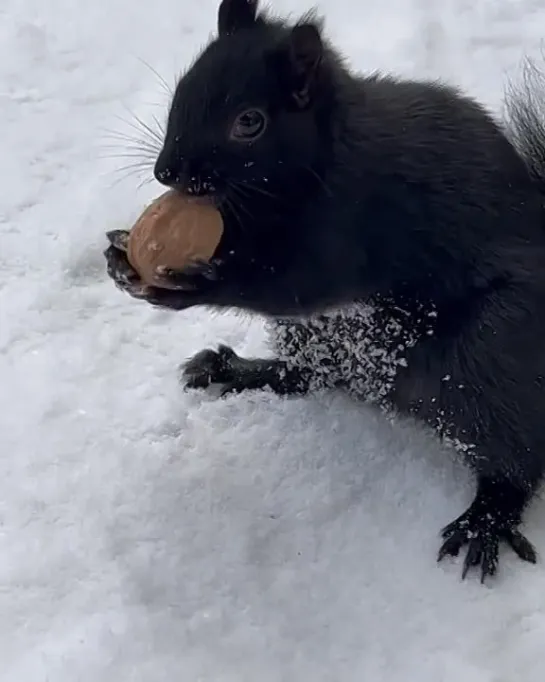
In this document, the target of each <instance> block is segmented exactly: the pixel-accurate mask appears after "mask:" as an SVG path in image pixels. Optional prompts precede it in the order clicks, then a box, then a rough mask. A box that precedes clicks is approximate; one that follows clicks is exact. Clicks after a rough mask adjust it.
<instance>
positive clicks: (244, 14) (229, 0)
mask: <svg viewBox="0 0 545 682" xmlns="http://www.w3.org/2000/svg"><path fill="white" fill-rule="evenodd" d="M257 3H258V0H222V2H221V4H220V6H219V9H218V33H219V34H220V36H222V35H230V34H231V33H235V32H236V31H238V30H239V29H241V28H251V27H252V26H253V25H254V24H255V20H256V14H257Z"/></svg>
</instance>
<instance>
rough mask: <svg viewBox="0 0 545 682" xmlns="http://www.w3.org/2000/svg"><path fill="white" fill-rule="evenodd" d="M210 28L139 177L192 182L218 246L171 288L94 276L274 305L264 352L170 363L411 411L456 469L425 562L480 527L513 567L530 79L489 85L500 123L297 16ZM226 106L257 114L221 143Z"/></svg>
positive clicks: (534, 190)
mask: <svg viewBox="0 0 545 682" xmlns="http://www.w3.org/2000/svg"><path fill="white" fill-rule="evenodd" d="M246 5H247V6H246ZM219 27H220V34H219V36H218V38H217V39H215V40H213V41H212V42H211V44H210V45H209V46H208V47H207V48H206V49H205V50H204V52H203V53H202V54H201V55H200V56H199V58H198V59H197V60H196V62H195V63H194V64H193V65H192V66H191V68H190V69H189V71H188V72H187V73H186V74H185V75H184V76H183V78H182V79H181V80H180V83H179V85H178V88H177V90H176V94H175V96H174V100H173V102H172V106H171V110H170V113H169V123H168V128H167V132H166V138H165V142H164V147H163V150H162V152H161V154H160V156H159V158H158V160H157V165H156V177H157V178H158V179H159V180H160V181H161V182H163V183H164V184H166V185H169V186H175V187H177V188H178V189H180V190H181V191H185V192H194V193H207V194H210V195H211V196H212V198H213V199H214V200H215V201H216V202H217V203H218V205H219V207H220V209H221V211H222V212H223V214H224V219H225V224H226V230H225V236H224V239H223V240H222V243H221V245H220V247H219V249H218V251H217V253H216V254H215V259H214V261H213V263H212V266H211V265H210V264H209V265H207V266H206V267H203V268H202V269H201V270H199V267H200V266H197V267H193V268H192V269H191V270H190V271H189V270H188V271H184V272H169V273H167V274H166V275H163V276H166V277H167V278H168V279H169V283H170V285H171V286H175V287H177V289H175V290H172V289H171V290H168V291H167V290H165V289H161V288H158V287H157V288H155V287H153V288H148V289H146V291H145V294H143V292H142V289H141V287H140V288H138V281H137V279H136V276H135V275H134V273H133V276H132V279H131V277H128V278H127V263H126V259H125V256H124V254H123V252H122V250H120V249H118V248H114V247H111V248H110V249H109V250H108V251H107V258H108V263H109V271H110V274H111V275H112V277H113V278H114V279H116V281H117V283H118V284H119V285H120V286H122V287H123V288H124V289H125V290H126V291H129V293H133V294H134V295H137V296H139V297H141V298H142V297H144V298H145V299H146V300H147V301H149V302H150V303H152V304H154V305H160V306H163V307H168V308H171V309H177V310H183V309H185V308H187V307H189V306H192V305H209V306H214V307H219V308H225V307H236V308H241V309H244V310H247V311H252V312H256V313H261V314H264V315H266V316H269V317H270V318H272V319H273V320H274V319H276V322H275V323H274V322H273V327H272V333H273V342H274V344H275V346H276V349H277V355H278V359H277V360H272V361H271V360H269V361H266V360H263V361H260V360H253V361H248V360H243V359H242V358H238V357H237V356H236V355H235V354H234V353H233V352H232V351H230V350H229V349H225V348H223V349H220V351H218V353H216V352H215V351H206V352H204V353H202V354H200V355H198V356H197V357H196V358H194V359H193V360H192V361H191V362H190V363H189V365H188V368H187V378H188V380H189V382H190V384H191V385H194V386H199V385H206V384H208V383H211V382H219V383H223V384H225V385H226V386H227V387H228V389H229V390H243V389H245V388H259V387H263V386H265V385H269V386H271V387H272V388H273V389H274V390H275V391H277V392H279V393H289V392H294V391H306V390H310V389H312V388H314V387H316V386H323V385H329V386H339V385H340V386H345V387H347V388H348V389H350V390H352V391H353V392H354V393H356V394H357V395H358V396H361V397H363V398H365V399H368V400H374V401H375V402H377V403H378V404H379V405H381V406H382V407H384V408H386V409H392V410H396V411H398V412H401V413H404V414H408V415H412V416H414V417H416V418H418V419H420V420H422V421H424V422H425V423H426V424H428V425H430V426H432V427H433V428H435V429H437V430H438V432H439V433H440V434H441V436H442V437H444V438H446V439H448V440H449V442H451V443H452V444H454V445H455V446H456V447H457V448H458V450H460V451H461V452H462V453H464V455H465V456H466V458H467V461H468V462H469V464H470V465H471V466H472V467H473V468H474V470H475V471H476V474H477V482H478V483H477V494H476V497H475V500H474V502H473V504H472V505H471V507H470V508H469V509H468V511H467V512H465V514H463V515H462V516H461V517H460V518H459V519H457V520H456V521H454V522H453V523H452V524H451V525H450V526H448V527H447V528H446V529H445V530H444V533H443V538H444V543H443V545H442V548H441V551H440V554H439V557H440V558H442V557H443V556H444V555H445V554H457V553H458V552H459V550H460V548H461V547H462V545H465V544H467V545H468V551H467V555H466V559H465V564H464V575H465V574H466V572H467V570H468V569H469V568H471V567H472V566H477V565H478V566H479V567H480V570H481V576H482V578H483V579H484V578H485V577H486V576H487V575H492V574H493V573H495V571H496V567H497V562H498V547H499V543H500V541H505V542H507V543H508V544H509V545H510V546H511V547H512V548H513V549H514V550H515V551H516V552H517V554H518V555H519V556H520V557H521V558H523V559H525V560H527V561H532V562H533V561H535V560H536V555H535V552H534V550H533V548H532V546H531V544H530V543H529V542H528V541H527V540H526V539H525V538H524V537H523V536H522V535H521V534H520V532H519V531H518V525H519V523H520V521H521V515H522V512H523V510H524V508H525V506H526V504H527V503H528V501H529V500H530V499H531V498H532V496H533V495H534V493H535V492H536V489H537V487H538V485H539V483H540V481H541V480H542V476H543V471H544V468H545V429H544V428H543V422H544V419H545V401H544V379H543V377H544V376H545V343H544V341H543V339H544V338H545V209H544V200H545V101H543V100H542V101H541V103H540V102H539V101H537V100H536V97H538V96H539V90H536V89H535V88H534V85H535V83H533V82H532V81H531V80H529V81H527V82H526V84H525V85H526V86H527V87H525V89H524V90H523V92H522V93H515V92H513V93H511V97H510V100H509V102H510V112H511V125H510V127H508V128H507V129H504V128H503V126H501V125H500V123H499V122H496V121H495V120H494V119H493V117H492V116H491V115H490V114H489V113H487V112H486V111H485V109H484V108H483V107H481V106H480V105H479V104H478V103H476V102H475V101H473V100H472V99H470V98H468V97H466V96H463V95H462V94H460V93H459V92H458V91H456V90H455V89H453V88H451V87H448V86H446V85H442V84H438V83H429V82H414V81H402V80H398V79H395V78H393V77H389V76H379V75H374V76H371V77H364V76H359V75H356V74H354V73H351V72H350V71H349V70H348V69H347V68H346V67H345V66H344V64H343V61H342V59H341V58H340V57H339V56H338V55H337V53H336V52H335V51H334V50H333V49H332V48H331V47H330V46H329V45H328V44H327V42H326V41H325V40H324V39H323V37H322V29H321V25H320V23H319V22H318V21H316V20H314V19H313V17H312V16H308V17H306V18H304V19H303V20H301V22H299V24H297V25H296V26H295V27H293V26H290V25H288V23H286V22H282V21H280V20H276V19H275V20H273V19H270V18H269V17H267V16H266V15H265V14H264V13H256V3H254V2H250V1H248V2H243V0H223V2H222V4H221V8H220V16H219ZM534 75H535V74H534ZM538 85H539V84H538ZM541 92H542V93H545V87H544V88H543V90H542V91H541ZM541 104H543V106H542V107H541V108H540V106H541ZM246 109H252V110H259V111H260V112H264V113H265V115H266V116H267V121H268V124H267V128H266V130H265V132H264V133H263V135H261V137H259V139H257V140H256V141H255V142H254V143H244V144H241V143H239V142H233V141H231V140H230V138H229V130H230V128H231V126H232V124H233V121H235V120H236V119H237V116H239V115H240V114H241V112H243V111H244V110H246ZM542 114H543V117H544V118H543V119H542V118H541V115H542ZM119 272H121V273H122V276H120V277H118V276H117V274H116V273H119ZM158 281H159V280H158ZM131 282H132V284H131ZM134 282H136V287H134V286H133V285H134ZM131 287H132V288H131Z"/></svg>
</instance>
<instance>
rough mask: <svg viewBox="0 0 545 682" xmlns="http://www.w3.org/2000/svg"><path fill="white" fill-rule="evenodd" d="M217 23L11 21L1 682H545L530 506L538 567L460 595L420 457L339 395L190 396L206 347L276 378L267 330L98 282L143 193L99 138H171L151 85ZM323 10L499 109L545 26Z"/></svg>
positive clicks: (0, 212)
mask: <svg viewBox="0 0 545 682" xmlns="http://www.w3.org/2000/svg"><path fill="white" fill-rule="evenodd" d="M216 2H217V0H201V1H200V2H199V3H198V4H194V3H185V2H181V1H180V0H154V2H153V3H147V2H134V1H133V0H96V1H95V2H89V3H80V2H76V1H75V0H55V2H43V0H2V4H1V7H0V74H1V75H0V148H1V149H2V154H1V155H0V177H1V179H2V193H1V195H0V235H1V236H0V239H1V242H0V268H1V273H2V276H1V279H0V377H1V384H0V434H1V436H0V437H1V446H2V447H1V457H0V481H1V483H0V680H1V682H46V681H51V682H64V681H65V680H66V681H70V682H76V681H77V682H98V681H100V682H110V681H112V682H113V681H114V680H115V681H116V682H117V681H118V680H123V681H125V680H127V681H129V680H130V681H131V682H162V681H167V680H168V681H169V682H170V681H171V680H182V681H183V682H186V681H187V682H196V681H197V680H202V681H203V682H211V681H214V682H231V681H233V682H234V681H236V682H245V681H248V682H269V681H271V682H280V681H284V680H285V681H286V682H291V681H294V682H295V681H297V682H306V681H307V680H308V681H309V682H310V681H311V680H312V682H325V681H333V682H352V681H354V682H361V680H377V682H378V681H380V682H405V681H406V680H420V681H422V682H428V681H430V682H431V681H432V680H433V681H434V682H460V680H464V681H465V682H515V681H516V682H537V680H542V679H543V669H544V667H545V666H544V664H545V654H543V642H544V641H545V564H544V563H543V560H544V559H545V540H544V536H543V532H542V530H541V529H542V528H543V524H544V523H545V504H544V503H543V501H542V500H540V501H537V502H536V503H535V504H534V505H533V506H532V507H531V509H530V510H529V512H528V514H527V516H526V524H525V531H526V532H527V534H528V537H529V538H530V539H531V540H532V541H534V542H535V543H536V545H537V548H538V550H539V551H540V554H541V556H542V559H541V561H540V563H539V564H538V565H537V566H530V565H526V564H523V563H522V562H520V561H519V560H518V559H516V558H515V557H514V555H513V554H511V553H509V552H507V551H505V552H504V553H503V561H502V564H501V571H500V574H499V576H498V578H497V580H496V581H495V582H494V583H490V584H489V585H487V586H484V587H483V586H481V585H480V583H479V580H478V576H477V575H473V576H472V577H471V578H470V579H468V580H467V581H466V582H464V583H462V582H461V581H460V571H461V567H460V560H453V561H450V562H448V561H447V562H445V563H444V564H440V565H437V564H436V563H435V556H436V552H437V549H438V546H439V538H438V531H439V529H440V527H441V526H442V525H444V524H445V523H447V522H449V521H451V520H452V519H453V518H454V517H455V516H456V515H458V514H459V513H460V512H462V511H463V510H464V509H465V506H466V505H467V504H468V503H469V501H470V500H471V497H472V492H473V487H472V481H471V477H470V475H469V473H468V472H467V471H466V470H465V468H464V467H463V466H461V465H460V464H459V463H457V462H454V461H452V459H451V457H450V455H449V454H448V453H446V452H445V451H443V450H442V449H441V447H440V446H439V445H438V444H437V443H436V442H435V440H434V439H433V438H431V437H430V436H428V434H426V433H424V432H423V431H422V430H419V429H417V428H416V427H414V426H413V425H411V424H408V423H403V422H395V423H394V422H390V421H387V420H385V419H384V417H382V416H380V415H378V414H376V412H375V411H374V410H372V409H370V408H368V409H366V408H362V406H361V405H357V404H354V403H353V402H351V401H350V399H349V398H347V397H345V396H342V395H334V394H320V395H315V396H312V397H308V398H297V399H281V398H278V397H274V396H272V395H270V394H269V393H266V392H265V393H254V394H248V395H241V396H238V397H236V396H234V397H229V398H227V399H225V400H217V399H215V398H214V397H213V396H211V395H207V394H201V393H192V392H184V391H183V390H182V389H181V388H180V386H179V384H178V379H177V365H178V364H179V363H180V362H181V361H182V360H183V359H184V358H186V357H188V356H189V355H191V354H192V353H194V352H195V351H197V350H199V349H201V348H202V347H203V346H204V345H210V344H215V343H217V342H225V343H228V344H232V345H233V346H234V347H235V348H236V349H237V351H239V352H240V353H242V354H244V353H247V354H258V353H263V352H266V347H265V338H266V337H265V331H264V328H263V323H262V321H260V320H258V319H250V318H247V317H243V316H240V315H210V314H209V313H207V312H205V311H203V310H199V309H195V310H192V311H187V312H185V313H181V314H175V313H166V312H160V311H156V310H153V309H150V308H148V307H147V306H146V305H145V304H142V303H139V302H137V301H134V300H132V299H130V298H128V297H126V296H124V295H122V294H121V293H120V292H119V291H117V290H116V289H115V288H114V287H113V285H112V283H111V282H110V281H108V280H107V278H106V276H105V272H104V262H103V258H102V253H101V252H102V249H103V248H104V246H105V240H104V237H103V234H104V232H105V231H106V230H109V229H115V228H117V227H120V226H126V225H128V224H130V222H131V220H132V219H134V218H135V217H136V215H137V214H138V212H139V211H140V210H141V208H142V207H143V206H144V204H145V202H146V201H147V200H149V199H150V198H151V197H153V196H155V195H156V194H157V193H158V189H159V188H158V186H156V185H154V184H153V183H152V184H145V185H144V186H142V187H140V188H138V189H137V185H138V182H139V180H140V179H142V178H145V177H146V175H145V174H143V175H142V176H139V177H133V176H131V175H128V174H127V173H124V174H123V173H122V174H119V173H116V169H118V168H119V167H120V166H122V165H124V164H125V163H126V162H129V163H130V162H131V161H132V160H133V159H132V158H129V159H124V158H119V157H118V158H110V157H109V154H111V153H112V150H110V149H108V148H107V147H108V145H111V144H112V140H111V139H110V138H109V137H108V133H107V132H106V131H107V130H114V131H117V132H121V133H129V134H131V131H132V129H131V127H130V125H129V122H130V121H131V120H132V119H131V118H130V114H129V113H128V111H131V112H133V113H135V114H136V115H138V116H140V117H143V118H144V119H145V120H146V121H152V116H153V115H154V114H155V115H156V116H157V117H158V118H159V120H161V119H162V118H164V115H165V109H164V106H165V102H166V101H167V95H166V93H165V91H164V89H163V88H162V85H161V83H160V80H159V78H158V77H157V75H156V74H155V73H154V72H157V73H159V74H161V75H162V76H163V77H164V78H165V79H166V81H167V82H168V83H169V84H172V83H173V82H174V80H175V77H176V73H178V72H179V71H180V70H181V68H182V67H183V66H184V65H185V64H186V63H188V61H189V60H190V59H192V57H193V56H194V54H195V51H196V50H197V49H198V47H199V46H201V45H202V44H203V43H204V42H205V41H206V40H207V38H208V35H209V33H210V32H211V30H213V28H214V26H215V12H216ZM308 6H309V4H308V2H305V1H304V0H283V1H280V0H276V2H274V8H275V9H277V10H278V11H290V12H294V13H297V12H299V11H300V10H305V9H307V8H308ZM319 6H320V8H321V9H323V10H324V11H325V13H326V14H327V17H328V21H327V25H328V27H329V31H330V33H331V35H332V37H333V38H334V40H335V41H336V42H338V43H339V44H342V45H343V46H344V48H345V50H346V51H347V52H348V54H349V56H350V59H351V62H352V63H353V64H354V65H355V66H357V67H358V68H361V69H362V70H369V71H370V70H373V69H376V68H382V69H391V70H394V71H396V72H398V73H401V74H404V75H420V76H440V75H441V76H443V77H446V78H449V79H451V80H453V81H455V82H457V83H459V84H460V85H461V86H463V87H465V88H467V89H469V90H470V92H472V93H473V94H476V95H478V96H480V97H482V98H484V99H485V100H486V101H487V102H488V103H489V104H490V105H491V106H493V107H494V108H496V109H498V108H499V106H500V103H501V97H502V92H503V88H504V86H505V84H506V79H507V77H508V76H516V74H517V72H518V70H519V67H520V63H521V60H522V59H523V58H524V57H525V56H527V55H534V56H535V55H537V56H539V53H540V48H541V44H540V41H541V38H542V33H543V26H544V25H545V7H544V6H543V3H542V2H541V0H519V1H518V2H515V1H514V0H479V2H478V3H473V2H470V1H469V0H441V2H435V1H434V0H420V1H419V0H390V2H388V3H385V2H384V1H383V0H366V2H359V1H358V0H336V1H333V0H324V1H323V2H322V3H321V5H319ZM119 117H121V118H122V119H123V121H124V122H123V121H121V120H120V118H119ZM132 132H134V131H132ZM114 151H115V153H118V154H123V153H125V151H124V148H123V144H122V143H119V141H118V142H117V149H116V150H114ZM148 177H149V171H148Z"/></svg>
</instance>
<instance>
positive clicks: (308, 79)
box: [289, 24, 324, 109]
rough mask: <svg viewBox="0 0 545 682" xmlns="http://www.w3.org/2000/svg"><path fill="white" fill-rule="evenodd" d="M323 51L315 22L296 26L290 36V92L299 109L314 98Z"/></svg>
mask: <svg viewBox="0 0 545 682" xmlns="http://www.w3.org/2000/svg"><path fill="white" fill-rule="evenodd" d="M323 52H324V49H323V44H322V38H321V36H320V31H319V30H318V28H317V27H316V26H315V25H314V24H298V25H297V26H294V28H293V29H292V31H291V34H290V37H289V69H290V72H291V73H290V88H291V93H290V94H291V97H292V98H293V100H294V102H295V104H296V106H297V107H298V108H299V109H304V108H306V107H307V106H308V105H309V104H310V102H311V100H312V93H313V89H314V85H315V82H316V76H317V73H318V69H319V67H320V64H321V62H322V57H323Z"/></svg>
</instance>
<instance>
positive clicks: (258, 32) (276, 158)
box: [154, 0, 331, 214]
mask: <svg viewBox="0 0 545 682" xmlns="http://www.w3.org/2000/svg"><path fill="white" fill-rule="evenodd" d="M327 55H328V53H327V50H326V48H325V45H324V42H323V39H322V32H321V24H320V21H319V20H318V19H316V18H315V17H314V16H313V15H312V14H310V15H307V16H306V17H305V18H303V19H301V20H300V21H299V22H298V23H296V24H294V25H291V26H290V25H288V24H287V23H286V22H283V21H280V20H278V19H272V18H269V17H268V16H267V15H266V14H265V13H264V12H262V11H258V0H222V2H221V4H220V5H219V10H218V19H217V35H216V36H215V37H214V38H213V39H212V40H211V42H210V43H209V44H208V45H207V46H206V47H205V48H204V49H203V51H202V52H201V53H200V54H199V55H198V57H197V58H196V60H195V61H194V62H193V64H192V65H191V66H190V68H189V69H188V70H187V71H186V73H185V74H184V75H183V76H182V77H181V79H180V80H179V82H178V84H177V87H176V90H175V93H174V96H173V99H172V102H171V105H170V109H169V112H168V122H167V127H166V134H165V139H164V143H163V147H162V150H161V152H160V154H159V156H158V158H157V160H156V164H155V169H154V174H155V177H156V179H157V180H158V181H159V182H160V183H162V184H164V185H166V186H169V187H175V188H178V189H179V190H180V191H183V192H186V193H189V194H200V195H203V194H206V195H211V196H212V197H213V198H215V199H217V200H218V201H219V202H221V201H222V200H223V199H225V198H226V199H227V201H228V202H232V203H233V204H241V211H240V213H241V214H242V213H244V209H245V206H244V204H245V203H248V202H250V203H251V202H252V201H254V202H256V201H258V199H259V198H261V201H262V202H263V201H266V198H267V197H268V198H269V201H270V203H273V202H274V201H275V197H276V199H277V200H278V202H281V201H282V200H283V199H285V198H286V193H290V192H291V193H292V194H293V193H294V192H295V191H296V190H297V191H298V192H301V193H304V191H305V188H307V187H311V186H313V187H314V186H315V184H316V180H317V166H318V165H319V162H320V158H321V157H322V156H323V154H324V149H325V148H327V139H325V137H327V123H326V119H327V116H328V107H330V106H331V97H330V90H331V68H328V56H327ZM246 208H248V207H246ZM246 212H247V214H249V210H247V211H246Z"/></svg>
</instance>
